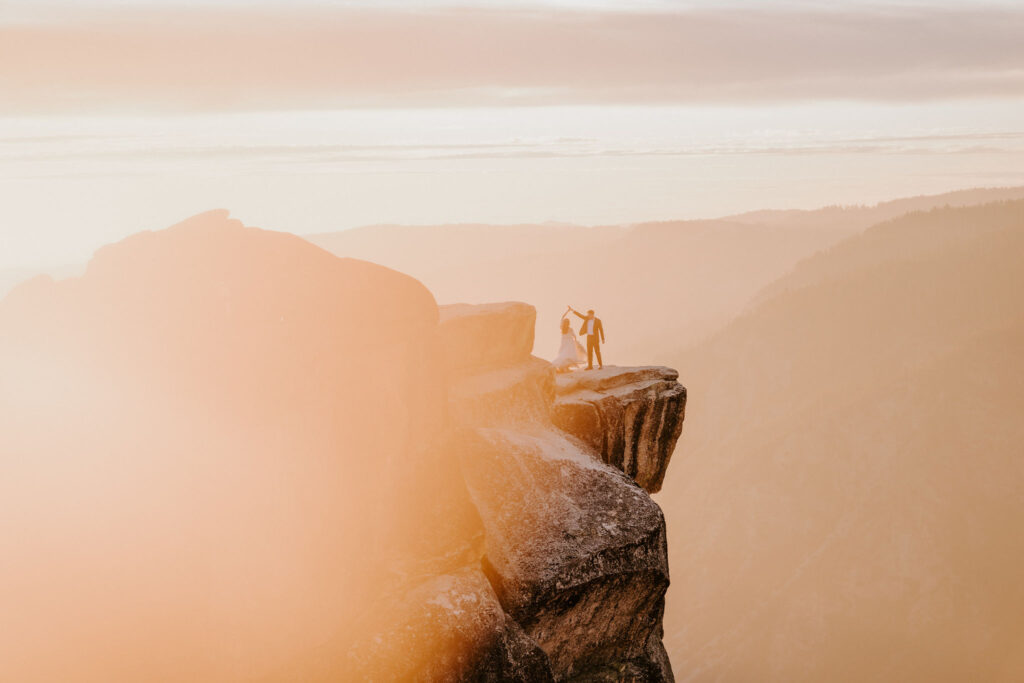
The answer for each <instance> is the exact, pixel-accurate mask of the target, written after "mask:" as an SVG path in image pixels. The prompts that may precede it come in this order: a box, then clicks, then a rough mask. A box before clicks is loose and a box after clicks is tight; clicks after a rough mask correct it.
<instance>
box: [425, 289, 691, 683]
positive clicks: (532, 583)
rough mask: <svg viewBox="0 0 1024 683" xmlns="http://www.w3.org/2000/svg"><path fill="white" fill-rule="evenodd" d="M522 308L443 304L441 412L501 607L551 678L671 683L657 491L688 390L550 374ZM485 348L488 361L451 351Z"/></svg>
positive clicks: (644, 373)
mask: <svg viewBox="0 0 1024 683" xmlns="http://www.w3.org/2000/svg"><path fill="white" fill-rule="evenodd" d="M533 325H534V318H533V308H532V307H530V306H528V305H526V304H521V303H505V304H491V305H485V306H466V305H458V306H442V307H441V322H440V329H441V339H442V345H443V346H444V347H445V348H446V349H449V350H459V351H458V352H456V353H449V354H447V358H448V362H449V366H448V368H447V370H448V372H449V375H450V377H451V378H452V383H451V385H450V389H449V405H450V408H451V413H452V416H453V419H454V420H455V421H456V422H457V423H458V425H459V427H460V429H461V430H462V438H463V439H464V440H465V443H466V446H465V447H464V448H463V449H462V453H463V460H462V463H463V475H464V477H465V480H466V484H467V486H468V487H469V490H470V493H471V495H472V497H473V500H474V502H475V503H476V506H477V509H478V510H479V512H480V515H481V518H482V520H483V524H484V530H485V537H486V540H485V552H484V558H483V566H484V571H485V572H486V574H487V576H488V578H489V579H490V582H491V584H492V585H493V586H494V589H495V591H496V593H497V595H498V598H499V600H500V602H501V605H502V608H503V609H504V610H505V612H506V613H508V614H509V615H510V616H511V618H512V619H513V620H515V622H516V623H517V624H518V625H519V626H520V627H521V628H522V630H523V632H524V634H525V635H526V636H527V637H528V638H529V639H530V640H532V641H533V642H535V643H537V645H538V646H539V647H540V649H541V650H543V652H544V653H545V654H546V655H547V657H548V661H549V664H550V670H551V680H574V681H671V680H673V677H672V669H671V665H670V663H669V661H668V657H667V655H666V653H665V650H664V647H663V646H662V642H661V637H662V624H661V619H662V614H663V612H664V596H665V591H666V590H667V588H668V585H669V573H668V562H667V554H666V553H667V551H666V540H665V521H664V517H663V516H662V513H661V509H660V508H659V507H658V505H657V504H656V503H655V502H654V501H653V500H652V499H651V498H650V496H649V495H648V493H647V491H645V490H644V488H649V489H650V490H656V489H657V487H658V486H660V483H661V478H662V477H663V476H664V472H665V468H666V467H667V465H668V459H669V456H670V455H671V452H672V450H673V448H674V447H675V443H676V440H677V439H678V437H679V434H680V430H681V428H682V420H683V408H684V406H685V397H686V390H685V389H684V388H683V387H682V386H680V385H679V384H678V383H676V382H675V379H676V377H677V374H676V373H675V372H674V371H672V370H669V369H667V368H611V367H609V368H606V369H605V370H603V371H587V372H578V373H570V374H566V375H557V376H556V375H555V373H554V372H553V370H552V368H551V366H550V364H549V363H547V362H546V361H543V360H540V359H538V358H535V357H533V356H531V355H530V348H531V347H532V342H533ZM480 347H482V348H487V349H492V356H491V358H489V359H488V361H487V362H482V363H481V362H478V361H479V354H478V353H469V352H462V351H461V350H462V349H475V348H480Z"/></svg>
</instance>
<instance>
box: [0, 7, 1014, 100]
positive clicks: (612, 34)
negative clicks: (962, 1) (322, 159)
mask: <svg viewBox="0 0 1024 683" xmlns="http://www.w3.org/2000/svg"><path fill="white" fill-rule="evenodd" d="M1021 35H1024V10H1014V9H1012V8H1007V7H1001V8H1000V7H995V6H991V7H987V8H964V9H954V8H949V7H945V8H939V7H935V8H923V7H915V8H909V7H903V8H901V9H889V10H886V9H880V8H877V7H874V8H872V7H863V6H861V7H856V8H849V9H842V10H840V9H837V10H823V9H808V8H800V7H790V8H788V9H786V8H782V7H776V8H774V9H771V10H769V9H758V10H747V9H738V8H735V7H733V8H726V9H720V10H715V9H693V10H690V11H686V12H661V13H656V12H643V13H622V12H602V11H590V12H581V11H514V10H498V9H491V10H485V11H483V10H468V9H463V10H457V9H449V10H439V9H435V10H431V11H422V12H416V11H411V10H406V11H401V12H399V11H385V10H377V11H375V10H360V9H337V8H335V9H330V8H320V9H314V8H309V7H306V8H303V9H301V10H294V9H293V10H284V9H273V10H272V9H266V8H264V9H263V10H260V11H256V10H243V9H238V10H225V9H219V10H216V11H214V10H202V9H195V8H193V9H189V10H180V11H175V12H171V11H169V10H166V9H163V10H158V9H150V10H143V9H122V10H119V11H117V12H115V11H113V10H103V11H100V10H94V11H91V12H77V13H75V14H72V15H67V16H66V17H64V18H62V19H61V20H60V21H56V20H50V21H43V22H24V21H21V22H8V23H6V24H0V92H3V93H4V95H3V102H4V109H5V112H6V113H22V112H24V113H28V112H58V113H59V112H65V111H75V112H80V111H90V110H108V109H109V110H123V109H124V108H125V107H131V108H137V109H157V110H161V109H163V110H179V109H196V110H211V109H213V110H217V109H297V108H329V107H338V106H488V105H508V104H584V103H586V104H618V103H647V104H661V103H666V104H667V103H674V104H678V103H711V102H714V103H722V102H766V101H786V100H806V99H861V100H878V101H902V100H923V99H936V98H963V97H974V96H1004V95H1005V96H1012V95H1020V94H1021V93H1024V41H1022V40H1020V36H1021Z"/></svg>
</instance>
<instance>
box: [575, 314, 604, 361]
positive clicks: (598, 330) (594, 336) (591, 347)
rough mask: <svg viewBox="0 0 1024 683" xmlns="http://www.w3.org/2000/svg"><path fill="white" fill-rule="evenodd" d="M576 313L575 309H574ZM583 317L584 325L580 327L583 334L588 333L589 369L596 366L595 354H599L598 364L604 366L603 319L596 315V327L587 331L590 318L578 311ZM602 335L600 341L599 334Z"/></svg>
mask: <svg viewBox="0 0 1024 683" xmlns="http://www.w3.org/2000/svg"><path fill="white" fill-rule="evenodd" d="M574 313H575V311H574ZM576 315H579V316H580V317H581V318H583V327H581V328H580V334H581V335H584V334H585V335H587V369H588V370H589V369H591V368H593V367H594V354H597V364H598V365H600V366H601V367H604V362H603V361H602V360H601V343H603V342H604V325H602V324H601V319H600V318H598V317H596V316H595V317H594V329H593V330H592V331H590V332H589V333H588V332H587V327H588V326H589V325H590V320H588V319H587V318H586V317H585V316H582V315H580V314H579V313H576ZM599 335H600V341H598V336H599Z"/></svg>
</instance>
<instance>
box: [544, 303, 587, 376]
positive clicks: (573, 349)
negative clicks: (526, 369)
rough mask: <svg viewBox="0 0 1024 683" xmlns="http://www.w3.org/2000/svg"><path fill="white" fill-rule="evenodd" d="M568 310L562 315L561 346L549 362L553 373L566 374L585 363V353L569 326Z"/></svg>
mask: <svg viewBox="0 0 1024 683" xmlns="http://www.w3.org/2000/svg"><path fill="white" fill-rule="evenodd" d="M570 310H571V309H568V308H567V309H566V310H565V313H563V314H562V323H561V326H562V345H561V346H560V347H558V355H557V356H556V357H555V359H554V360H553V361H551V364H552V365H554V366H555V372H568V371H569V370H572V369H573V367H575V366H577V365H581V364H583V363H586V362H587V351H586V349H584V348H583V345H582V344H580V343H579V342H578V341H576V333H575V332H573V331H572V326H571V325H570V324H569V318H568V317H567V316H568V315H569V311H570Z"/></svg>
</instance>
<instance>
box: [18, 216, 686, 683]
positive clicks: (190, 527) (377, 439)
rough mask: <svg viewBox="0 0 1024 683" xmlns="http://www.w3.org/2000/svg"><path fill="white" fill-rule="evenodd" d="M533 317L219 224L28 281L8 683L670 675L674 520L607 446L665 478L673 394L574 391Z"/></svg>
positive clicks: (603, 387) (158, 237) (221, 219)
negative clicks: (574, 407)
mask: <svg viewBox="0 0 1024 683" xmlns="http://www.w3.org/2000/svg"><path fill="white" fill-rule="evenodd" d="M534 321H535V312H534V310H533V308H532V307H531V306H528V305H526V304H520V303H503V304H491V305H485V306H467V305H456V306H446V307H440V308H439V307H438V306H437V304H436V302H435V301H434V298H433V295H432V294H431V293H430V292H429V291H428V290H427V289H426V288H424V287H423V285H422V284H420V283H419V282H417V281H416V280H414V279H412V278H410V277H408V276H405V275H403V274H401V273H397V272H395V271H392V270H389V269H387V268H383V267H381V266H377V265H374V264H371V263H367V262H363V261H357V260H354V259H344V258H336V257H335V256H333V255H331V254H329V253H327V252H325V251H323V250H321V249H319V248H317V247H314V246H313V245H311V244H309V243H308V242H306V241H304V240H302V239H300V238H298V237H295V236H294V235H288V234H282V233H273V232H269V231H263V230H258V229H254V228H248V227H245V226H243V225H242V224H241V223H239V222H238V221H234V220H231V219H230V218H229V217H228V215H227V213H226V212H223V211H218V212H211V213H208V214H204V215H200V216H197V217H195V218H193V219H190V220H188V221H185V222H184V223H182V224H179V225H177V226H173V227H172V228H169V229H167V230H163V231H157V232H146V233H140V234H138V235H135V236H132V237H130V238H128V239H126V240H124V241H122V242H120V243H118V244H115V245H111V246H109V247H105V248H104V249H102V250H100V251H99V252H98V253H97V254H96V256H95V257H94V258H93V260H92V261H91V262H90V264H89V267H88V269H87V270H86V272H85V274H84V275H83V276H82V277H80V278H75V279H70V280H66V281H61V282H54V281H53V280H50V279H45V278H44V279H39V280H36V281H31V282H28V283H25V284H24V285H22V286H21V287H19V288H17V289H16V290H14V291H12V293H11V294H10V295H9V296H8V297H6V298H5V299H4V300H2V301H0V378H3V381H0V505H2V506H3V510H4V518H5V519H13V520H17V524H15V525H13V526H12V525H6V526H5V525H2V524H0V557H3V558H5V560H4V562H2V563H0V565H2V568H0V604H2V605H3V606H4V612H5V616H6V617H7V618H8V619H9V620H10V622H11V628H9V629H4V630H2V631H3V632H2V633H0V680H60V681H94V680H105V681H106V680H109V681H132V680H148V679H151V678H153V676H154V675H158V676H159V677H162V678H165V679H167V680H217V681H253V680H256V681H265V682H268V683H269V682H275V681H310V682H319V681H323V682H325V683H326V682H327V681H337V680H363V681H381V680H412V681H494V682H498V681H522V682H523V683H526V682H531V683H532V682H541V683H543V682H546V681H552V682H554V681H567V680H576V681H670V680H672V672H671V667H670V665H669V662H668V658H667V656H666V654H665V650H664V648H663V647H662V644H661V638H662V626H661V619H662V612H663V610H664V595H665V591H666V589H667V587H668V583H669V575H668V564H667V559H666V541H665V523H664V518H663V516H662V513H661V510H660V509H659V507H658V506H657V505H656V504H655V503H654V501H653V500H652V499H651V498H650V496H649V495H648V493H647V492H646V491H645V490H644V489H643V488H641V486H638V485H637V483H636V481H634V478H636V479H637V480H640V481H647V480H648V478H649V476H650V475H646V474H643V473H644V472H646V470H644V466H639V467H638V468H635V471H634V469H631V468H630V467H628V466H616V465H618V464H619V463H617V461H615V459H614V458H605V457H604V455H603V451H602V450H601V448H603V444H604V443H605V441H608V442H615V440H616V439H618V438H619V437H618V436H616V435H611V436H608V438H607V439H605V438H604V437H603V436H602V430H605V429H612V427H611V425H613V420H612V419H611V418H609V417H608V416H609V415H613V414H614V415H620V417H619V418H617V419H619V422H614V425H619V424H621V425H623V427H622V429H621V430H620V431H621V434H622V435H624V436H622V439H621V440H623V442H624V443H625V442H627V441H628V442H629V443H630V444H632V445H631V446H630V448H631V449H632V450H629V449H627V448H626V447H625V446H623V448H622V453H624V454H625V453H627V452H629V453H634V454H637V453H643V454H646V453H648V451H650V452H651V453H653V452H655V451H657V452H658V453H663V454H664V456H663V457H661V459H660V460H659V461H658V462H660V463H661V464H660V467H661V468H662V470H663V468H664V465H665V464H667V459H668V458H667V454H668V453H670V452H671V447H672V445H673V443H674V439H675V437H676V436H678V425H677V424H676V423H673V422H671V420H670V418H671V416H672V414H673V411H677V417H678V418H679V419H681V417H682V415H681V410H682V404H681V402H680V401H679V400H678V390H676V389H675V388H674V387H673V381H670V380H669V378H668V374H667V373H668V371H665V370H663V369H659V370H651V369H636V370H625V369H619V370H617V371H615V372H611V371H608V372H606V373H604V374H602V373H594V374H593V375H590V374H589V373H587V374H573V375H569V376H567V377H566V378H560V379H559V380H558V381H557V382H556V379H555V375H554V373H553V371H552V368H551V366H550V364H549V363H548V362H546V361H544V360H541V359H538V358H535V357H533V356H531V355H530V353H531V350H532V346H533V335H534ZM671 379H672V380H674V375H673V376H672V378H671ZM566 382H569V383H570V385H571V386H572V387H576V388H574V389H572V390H569V389H568V388H567V387H568V386H570V385H567V384H566ZM675 386H676V387H677V386H678V385H675ZM679 389H681V387H679ZM674 392H675V393H674ZM577 395H578V396H581V397H582V396H586V401H589V402H590V403H587V405H585V406H582V407H581V408H580V411H586V410H589V409H590V408H592V407H593V405H600V406H601V411H603V412H601V413H600V414H599V417H598V418H594V419H593V420H592V422H593V424H592V425H591V426H590V427H589V428H588V429H582V428H580V429H576V430H574V429H573V428H572V424H569V423H566V422H565V420H563V417H564V415H563V413H564V412H565V411H566V410H568V407H567V405H568V403H570V402H571V401H572V400H577V399H572V398H571V397H574V396H577ZM579 401H581V402H583V403H585V402H586V401H584V400H583V399H582V398H580V399H579ZM588 406H590V407H589V408H588ZM677 408H678V410H677ZM640 413H643V415H642V416H641V415H640ZM581 414H582V413H581ZM656 415H658V416H660V417H658V418H657V419H655V418H654V417H653V416H656ZM623 416H630V417H628V418H627V417H623ZM553 417H554V418H555V419H557V420H559V424H561V425H562V427H564V428H560V427H559V426H558V425H556V423H555V422H554V421H553V419H552V418H553ZM582 419H583V418H580V420H581V421H582ZM581 423H582V422H581ZM627 424H628V425H630V426H629V427H627V426H625V425H627ZM615 429H618V427H615ZM630 429H631V430H632V431H629V430H630ZM618 433H619V432H616V434H618ZM648 439H653V440H656V441H658V444H657V445H656V447H652V446H650V445H649V444H647V440H648ZM670 442H672V443H670ZM599 445H600V446H601V448H599V447H598V446H599ZM645 449H647V450H645ZM646 457H647V456H646V455H643V456H631V458H632V460H629V462H633V461H634V460H636V461H638V462H646V460H645V458H646ZM652 457H653V456H652ZM605 460H607V462H606V461H605ZM626 462H627V459H626V458H625V456H623V459H622V463H626ZM609 463H611V464H609ZM659 481H660V479H659ZM23 528H24V529H29V530H32V534H31V536H32V543H26V542H25V538H26V537H27V535H26V534H25V533H24V532H23ZM155 672H158V673H155Z"/></svg>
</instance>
